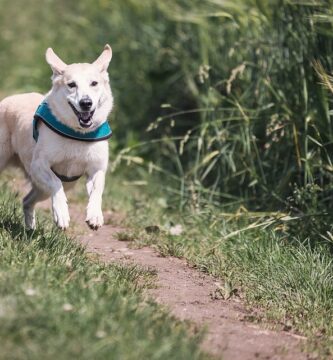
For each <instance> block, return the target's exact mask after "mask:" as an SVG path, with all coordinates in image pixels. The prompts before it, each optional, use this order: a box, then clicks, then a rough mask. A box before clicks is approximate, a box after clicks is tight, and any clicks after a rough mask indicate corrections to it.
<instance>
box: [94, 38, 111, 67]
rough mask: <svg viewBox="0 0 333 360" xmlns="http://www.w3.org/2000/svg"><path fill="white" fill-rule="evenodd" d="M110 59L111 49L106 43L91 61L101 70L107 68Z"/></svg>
mask: <svg viewBox="0 0 333 360" xmlns="http://www.w3.org/2000/svg"><path fill="white" fill-rule="evenodd" d="M111 59H112V49H111V46H110V45H109V44H106V45H105V47H104V50H103V52H102V54H101V55H100V56H99V57H98V58H97V60H95V61H94V62H93V65H96V66H97V67H98V68H99V69H100V71H101V72H103V71H106V70H107V69H108V67H109V64H110V61H111Z"/></svg>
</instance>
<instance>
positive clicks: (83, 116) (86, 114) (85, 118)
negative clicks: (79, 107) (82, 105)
mask: <svg viewBox="0 0 333 360" xmlns="http://www.w3.org/2000/svg"><path fill="white" fill-rule="evenodd" d="M80 117H81V119H82V120H83V121H88V120H90V112H89V111H88V112H82V113H81V114H80Z"/></svg>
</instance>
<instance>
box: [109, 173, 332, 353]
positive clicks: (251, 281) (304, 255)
mask: <svg viewBox="0 0 333 360" xmlns="http://www.w3.org/2000/svg"><path fill="white" fill-rule="evenodd" d="M108 184H109V185H108V188H107V191H106V200H105V206H106V207H108V206H109V207H110V206H113V207H114V209H115V210H116V211H118V212H119V211H123V212H125V213H126V225H127V226H129V231H128V234H126V232H125V233H122V234H121V238H122V239H126V238H128V239H131V241H132V242H131V244H132V246H143V245H146V244H149V245H151V246H154V247H156V248H157V249H158V251H159V252H160V253H161V254H162V255H165V256H168V255H172V256H178V257H184V258H186V259H187V260H188V261H189V262H190V263H192V264H193V265H194V266H196V267H197V268H198V269H200V270H201V271H204V272H208V273H210V274H212V275H214V276H217V277H219V278H220V279H221V284H222V285H221V288H220V289H217V290H218V292H219V295H220V296H222V297H224V298H225V299H227V298H230V297H231V296H240V297H241V298H243V299H244V301H245V302H246V303H247V304H248V305H249V307H250V309H251V308H254V309H256V308H257V307H259V308H260V309H261V310H263V311H260V312H259V314H260V315H259V316H258V315H255V316H254V317H253V319H252V320H253V321H262V320H265V321H268V322H269V323H271V324H272V327H273V328H279V329H285V330H288V331H292V332H295V333H297V334H301V335H304V336H306V337H307V338H308V341H307V343H306V346H305V347H306V349H307V350H308V351H313V352H315V353H318V354H319V355H320V356H321V357H322V358H327V357H328V356H333V340H332V339H333V326H332V323H333V259H332V243H330V242H329V240H327V241H326V242H323V241H318V242H315V243H313V242H312V241H310V239H306V238H305V239H304V238H302V236H297V235H294V236H292V235H290V234H289V233H288V234H286V231H287V230H286V227H287V226H289V227H291V226H292V225H291V224H289V225H287V224H288V223H289V222H293V221H292V220H289V218H287V217H286V215H283V214H280V215H279V214H277V213H274V214H272V213H266V214H263V213H247V212H246V211H245V210H242V211H239V212H238V214H237V213H226V212H224V211H223V210H222V209H219V208H216V207H213V206H211V207H208V206H207V207H206V208H204V209H200V210H199V209H197V208H195V207H193V208H192V209H191V208H185V209H183V210H182V211H179V210H177V208H175V207H174V206H172V203H168V197H166V194H165V193H163V190H162V189H163V187H161V186H160V184H156V183H154V180H152V179H151V180H150V182H148V187H144V188H142V186H141V187H138V186H135V185H129V184H130V183H129V182H128V181H125V182H124V181H122V178H121V176H120V175H118V177H117V176H116V175H114V176H113V180H112V181H111V178H110V181H109V182H108ZM171 201H172V200H171ZM283 216H284V217H283ZM281 217H282V219H283V220H279V219H280V218H281ZM303 221H307V220H303ZM296 222H297V221H296ZM176 225H181V230H182V232H181V234H179V235H171V233H170V230H171V229H172V228H174V227H175V226H176ZM254 225H257V226H258V227H253V226H254ZM152 226H154V227H155V228H157V227H158V228H159V231H158V233H156V232H154V233H151V232H149V231H147V230H146V229H147V227H148V229H149V227H152ZM288 231H290V230H288ZM299 234H300V235H302V233H301V232H300V233H299ZM133 238H134V239H135V240H134V242H133ZM331 241H332V240H331Z"/></svg>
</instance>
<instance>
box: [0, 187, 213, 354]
mask: <svg viewBox="0 0 333 360" xmlns="http://www.w3.org/2000/svg"><path fill="white" fill-rule="evenodd" d="M0 191H1V198H0V255H1V261H0V322H1V326H0V348H1V353H0V358H1V359H4V360H5V359H191V360H192V359H204V358H207V357H206V356H205V355H203V354H202V353H201V351H200V349H199V344H200V338H201V335H200V334H199V333H197V334H195V333H194V332H193V331H192V330H190V327H188V326H186V325H185V324H184V323H181V322H178V321H176V320H174V319H172V318H171V317H170V316H169V315H168V314H167V313H166V312H165V311H163V310H162V309H161V308H160V307H159V306H158V305H156V304H155V303H153V302H152V301H150V300H148V299H147V298H146V296H144V294H143V290H144V289H145V287H147V286H151V285H152V283H153V280H154V278H153V274H152V273H150V272H149V271H146V270H143V269H140V268H137V267H125V266H120V265H116V264H111V265H105V264H103V263H100V262H98V261H93V260H92V259H90V257H89V256H88V255H87V254H86V253H85V252H84V249H83V248H82V247H81V246H79V245H78V244H77V243H76V242H75V240H73V239H69V238H67V237H66V236H65V235H64V234H63V233H62V232H60V231H57V230H55V229H54V228H52V227H51V226H50V225H49V224H48V223H46V222H45V221H44V222H42V223H41V225H40V227H39V228H38V229H37V230H36V231H35V232H33V233H27V232H26V231H25V230H24V229H23V227H22V213H21V210H20V209H19V205H18V204H17V201H16V200H15V199H14V198H13V196H12V195H10V194H8V192H7V191H6V190H5V188H4V187H1V190H0Z"/></svg>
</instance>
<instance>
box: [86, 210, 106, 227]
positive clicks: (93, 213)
mask: <svg viewBox="0 0 333 360" xmlns="http://www.w3.org/2000/svg"><path fill="white" fill-rule="evenodd" d="M86 223H87V225H88V226H89V227H90V229H92V230H97V229H98V228H100V227H101V226H103V224H104V218H103V213H102V210H100V209H99V210H96V209H89V207H88V209H87V217H86Z"/></svg>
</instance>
